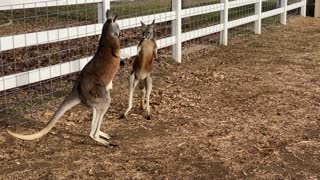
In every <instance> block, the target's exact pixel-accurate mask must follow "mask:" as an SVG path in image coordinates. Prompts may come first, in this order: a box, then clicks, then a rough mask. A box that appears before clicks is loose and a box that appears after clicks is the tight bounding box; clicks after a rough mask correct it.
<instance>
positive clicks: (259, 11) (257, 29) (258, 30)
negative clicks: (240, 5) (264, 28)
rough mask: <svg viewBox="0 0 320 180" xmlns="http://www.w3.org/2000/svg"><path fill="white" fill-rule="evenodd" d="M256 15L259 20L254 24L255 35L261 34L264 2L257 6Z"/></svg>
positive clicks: (258, 3) (260, 1)
mask: <svg viewBox="0 0 320 180" xmlns="http://www.w3.org/2000/svg"><path fill="white" fill-rule="evenodd" d="M254 10H255V14H256V15H258V20H256V21H255V22H254V33H256V34H261V14H262V0H259V2H257V3H256V4H255V8H254Z"/></svg>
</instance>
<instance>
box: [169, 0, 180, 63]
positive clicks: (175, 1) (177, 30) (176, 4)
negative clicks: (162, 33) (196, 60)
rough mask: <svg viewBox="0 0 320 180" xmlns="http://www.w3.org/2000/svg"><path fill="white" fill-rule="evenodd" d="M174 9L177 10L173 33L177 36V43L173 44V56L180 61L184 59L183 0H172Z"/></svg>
mask: <svg viewBox="0 0 320 180" xmlns="http://www.w3.org/2000/svg"><path fill="white" fill-rule="evenodd" d="M171 2H172V10H173V11H175V17H176V18H175V20H173V21H172V35H173V36H176V44H175V45H173V48H172V53H173V58H174V60H175V61H177V62H178V63H181V59H182V23H181V21H182V16H181V11H182V5H181V0H172V1H171Z"/></svg>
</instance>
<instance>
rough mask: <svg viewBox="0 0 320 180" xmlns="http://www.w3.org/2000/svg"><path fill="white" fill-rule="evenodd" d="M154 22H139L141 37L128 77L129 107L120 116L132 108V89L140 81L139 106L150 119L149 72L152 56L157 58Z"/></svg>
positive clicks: (150, 82) (150, 81) (125, 114)
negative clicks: (141, 31)
mask: <svg viewBox="0 0 320 180" xmlns="http://www.w3.org/2000/svg"><path fill="white" fill-rule="evenodd" d="M154 23H155V20H153V22H152V24H150V25H148V26H147V25H145V24H144V23H143V22H141V25H142V28H143V39H142V40H141V41H140V43H139V45H138V53H137V56H136V59H135V60H134V62H133V70H132V72H131V75H130V77H129V107H128V109H127V110H126V111H125V113H124V115H123V116H122V117H126V116H127V114H128V112H129V111H130V110H131V109H132V101H133V91H134V89H135V87H136V86H137V84H138V83H139V82H140V84H141V89H142V95H141V108H142V109H143V110H146V111H147V120H150V119H151V117H150V115H151V114H150V105H149V100H150V94H151V89H152V79H151V75H150V73H151V72H152V68H153V66H152V62H153V58H156V59H157V58H158V52H157V51H158V48H157V44H156V40H155V38H154ZM146 95H147V96H146ZM145 100H146V105H145Z"/></svg>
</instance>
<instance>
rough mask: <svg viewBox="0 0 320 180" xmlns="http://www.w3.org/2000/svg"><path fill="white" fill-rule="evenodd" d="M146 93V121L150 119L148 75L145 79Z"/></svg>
mask: <svg viewBox="0 0 320 180" xmlns="http://www.w3.org/2000/svg"><path fill="white" fill-rule="evenodd" d="M145 81H146V91H147V97H146V111H147V120H150V119H151V113H150V94H151V90H152V78H151V76H150V74H149V75H148V76H147V78H146V80H145Z"/></svg>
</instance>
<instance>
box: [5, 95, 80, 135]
mask: <svg viewBox="0 0 320 180" xmlns="http://www.w3.org/2000/svg"><path fill="white" fill-rule="evenodd" d="M80 102H81V101H80V99H79V98H78V97H77V96H76V97H75V96H74V95H73V94H70V95H69V96H68V97H67V98H66V99H65V100H64V101H63V103H62V104H61V105H60V107H59V109H58V110H57V111H56V112H55V113H54V115H53V116H52V118H51V119H50V121H49V122H48V123H47V125H46V127H45V128H43V129H42V130H41V131H39V132H37V133H34V134H30V135H22V134H17V133H14V132H11V131H9V130H8V133H9V134H10V135H12V136H14V137H16V138H18V139H23V140H35V139H39V138H41V137H42V136H44V135H46V134H47V133H48V132H50V130H51V129H52V128H53V127H54V125H55V124H56V123H57V121H58V120H59V119H60V117H61V116H62V115H63V114H64V113H65V112H66V111H68V110H69V109H71V108H72V107H74V106H75V105H77V104H79V103H80Z"/></svg>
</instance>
